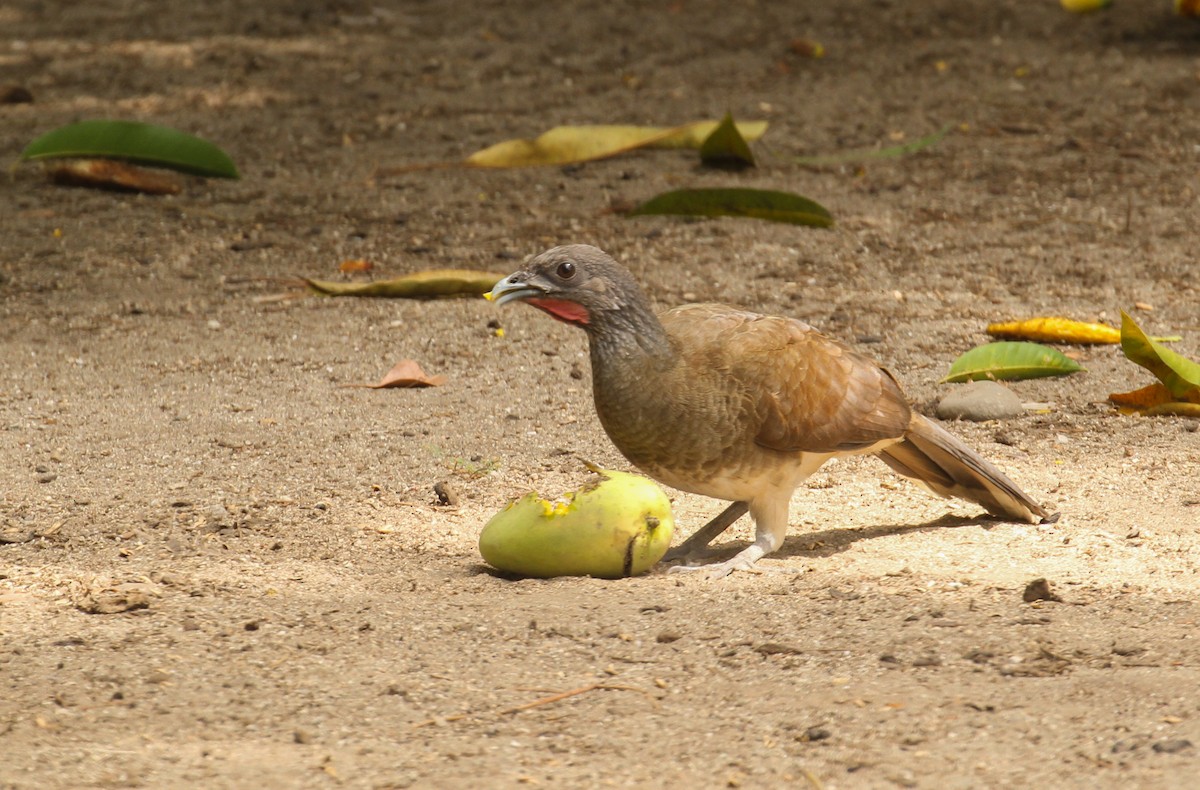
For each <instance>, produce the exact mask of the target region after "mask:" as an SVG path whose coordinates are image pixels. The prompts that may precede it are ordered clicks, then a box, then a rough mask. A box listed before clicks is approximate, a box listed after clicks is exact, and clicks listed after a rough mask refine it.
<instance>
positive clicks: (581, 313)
mask: <svg viewBox="0 0 1200 790" xmlns="http://www.w3.org/2000/svg"><path fill="white" fill-rule="evenodd" d="M525 301H526V302H528V303H529V304H531V305H533V306H534V307H536V308H537V309H539V310H544V311H545V312H547V313H549V314H550V315H552V316H554V317H555V318H557V319H558V320H559V321H562V322H563V323H566V324H575V325H576V326H584V325H585V324H589V323H591V319H592V317H591V315H589V314H588V311H587V308H586V307H584V306H583V305H580V304H577V303H575V302H568V301H565V300H563V299H538V298H533V299H526V300H525Z"/></svg>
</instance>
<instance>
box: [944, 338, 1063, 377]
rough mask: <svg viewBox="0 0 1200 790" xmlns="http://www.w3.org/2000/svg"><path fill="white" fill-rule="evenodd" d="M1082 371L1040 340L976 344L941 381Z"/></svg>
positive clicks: (1051, 374)
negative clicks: (1033, 341)
mask: <svg viewBox="0 0 1200 790" xmlns="http://www.w3.org/2000/svg"><path fill="white" fill-rule="evenodd" d="M1080 370H1083V368H1082V367H1080V365H1079V363H1078V362H1076V361H1075V360H1073V359H1071V358H1070V357H1067V356H1066V355H1065V354H1063V353H1062V352H1061V351H1059V350H1058V349H1055V348H1050V347H1049V346H1043V345H1041V344H1040V343H1024V342H1013V341H1006V342H1002V343H986V344H984V345H982V346H976V347H975V348H973V349H971V350H970V351H968V352H967V353H965V354H963V355H962V356H961V357H959V358H958V359H956V360H954V364H952V365H951V366H950V372H949V373H947V374H946V378H944V379H942V381H943V382H947V381H950V382H957V381H975V380H976V379H997V380H1005V381H1016V380H1019V379H1037V378H1044V377H1046V376H1065V375H1067V374H1068V373H1075V372H1078V371H1080Z"/></svg>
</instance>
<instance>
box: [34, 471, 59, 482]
mask: <svg viewBox="0 0 1200 790" xmlns="http://www.w3.org/2000/svg"><path fill="white" fill-rule="evenodd" d="M33 479H34V480H36V481H38V482H39V483H53V482H54V481H55V480H57V479H58V475H57V474H56V473H54V472H38V473H37V476H36V477H34V478H33Z"/></svg>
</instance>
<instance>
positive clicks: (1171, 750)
mask: <svg viewBox="0 0 1200 790" xmlns="http://www.w3.org/2000/svg"><path fill="white" fill-rule="evenodd" d="M1150 748H1151V749H1153V750H1154V751H1156V752H1159V753H1160V754H1175V753H1176V752H1182V751H1183V750H1184V749H1190V748H1192V742H1191V741H1189V740H1188V739H1187V738H1168V739H1167V740H1164V741H1159V742H1157V743H1156V744H1154V745H1153V746H1151V747H1150Z"/></svg>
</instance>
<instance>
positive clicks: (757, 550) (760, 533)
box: [671, 493, 791, 579]
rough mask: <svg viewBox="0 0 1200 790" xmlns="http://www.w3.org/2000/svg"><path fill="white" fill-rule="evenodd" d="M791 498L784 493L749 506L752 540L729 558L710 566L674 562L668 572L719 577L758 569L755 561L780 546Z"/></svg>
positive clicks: (730, 508)
mask: <svg viewBox="0 0 1200 790" xmlns="http://www.w3.org/2000/svg"><path fill="white" fill-rule="evenodd" d="M790 499H791V496H790V493H784V494H783V495H782V496H776V497H773V498H772V499H770V500H769V501H767V502H756V503H754V504H752V505H750V506H749V510H750V515H751V517H753V519H754V542H753V543H751V544H750V545H749V546H747V547H746V548H744V549H742V550H741V551H739V552H738V553H737V554H735V555H734V556H733V557H732V558H730V559H728V560H725V561H724V562H716V563H712V564H709V565H676V566H674V567H673V568H671V571H673V572H675V571H704V572H705V575H706V576H708V578H710V579H720V578H721V577H723V576H728V575H729V574H731V573H733V572H734V571H748V570H752V569H753V570H757V569H756V568H755V567H754V564H755V563H756V562H758V561H759V560H760V559H762V558H763V557H764V556H766V555H767V554H770V553H771V552H773V551H775V550H777V549H778V548H779V547H780V546H782V545H783V539H784V537H785V536H786V535H787V527H788V503H789V500H790ZM734 504H738V503H736V502H735V503H734ZM730 510H732V506H731V507H729V508H726V513H728V512H729V511H730ZM721 515H722V516H723V515H725V514H724V513H722V514H721ZM718 518H720V516H718ZM704 529H708V527H705V528H704ZM772 570H774V569H772Z"/></svg>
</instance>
